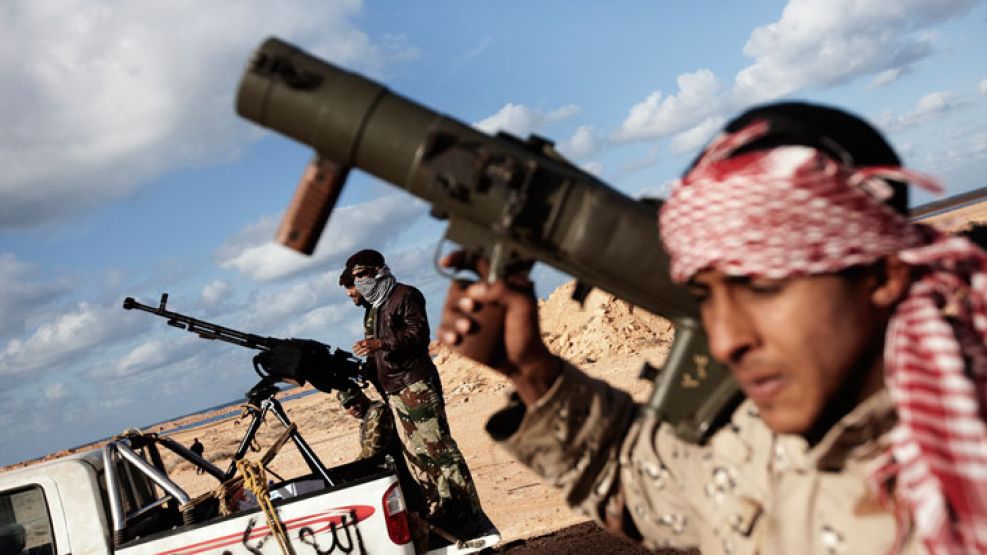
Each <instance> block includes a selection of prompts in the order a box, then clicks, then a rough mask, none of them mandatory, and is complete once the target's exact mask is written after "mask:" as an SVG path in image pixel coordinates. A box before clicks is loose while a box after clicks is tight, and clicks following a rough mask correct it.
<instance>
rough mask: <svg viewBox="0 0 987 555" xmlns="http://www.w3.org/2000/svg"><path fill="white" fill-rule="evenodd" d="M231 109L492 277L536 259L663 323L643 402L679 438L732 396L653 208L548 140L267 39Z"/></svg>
mask: <svg viewBox="0 0 987 555" xmlns="http://www.w3.org/2000/svg"><path fill="white" fill-rule="evenodd" d="M236 108H237V112H238V113H239V114H240V115H241V116H243V117H244V118H246V119H249V120H251V121H253V122H255V123H257V124H259V125H262V126H264V127H268V128H270V129H273V130H275V131H278V132H280V133H282V134H284V135H286V136H288V137H290V138H292V139H295V140H297V141H299V142H301V143H303V144H306V145H308V146H310V147H312V148H313V149H314V150H315V151H316V153H317V155H318V158H317V160H330V161H332V162H333V163H334V164H336V165H338V167H339V168H342V170H341V172H342V175H345V172H346V171H347V169H349V168H351V167H357V168H360V169H362V170H364V171H366V172H368V173H370V174H372V175H374V176H376V177H379V178H380V179H382V180H383V181H385V182H388V183H390V184H392V185H395V186H397V187H400V188H403V189H405V190H407V191H408V192H410V193H411V194H413V195H415V196H417V197H419V198H421V199H424V200H425V201H427V202H429V203H430V204H431V206H432V214H433V215H434V216H436V217H438V218H442V219H448V220H449V227H448V229H447V231H446V237H447V238H448V239H450V240H452V241H454V242H456V243H458V244H460V245H462V246H463V247H464V248H465V249H467V250H468V251H471V252H472V253H474V254H477V255H480V256H484V257H486V258H488V259H489V260H490V263H491V271H490V273H489V275H488V278H489V279H490V280H495V279H497V277H499V276H501V275H503V273H504V272H506V271H508V270H509V268H510V267H511V266H512V265H513V264H515V263H517V262H519V261H523V260H539V261H542V262H545V263H547V264H550V265H552V266H554V267H555V268H557V269H559V270H561V271H563V272H566V273H568V274H570V275H572V276H574V277H576V278H577V280H578V281H579V282H580V284H581V286H580V287H577V291H579V292H580V294H581V295H583V296H585V294H586V293H588V292H589V289H590V288H592V287H599V288H600V289H603V290H605V291H607V292H609V293H611V294H613V295H615V296H617V297H619V298H621V299H624V300H626V301H628V302H630V303H632V304H634V305H637V306H640V307H642V308H644V309H647V310H649V311H651V312H653V313H655V314H660V315H662V316H665V317H668V318H671V319H673V320H674V322H675V326H676V339H675V343H674V344H673V346H672V353H674V354H675V356H674V357H672V356H670V357H669V361H668V362H667V363H666V364H665V367H664V368H663V370H662V371H661V372H658V373H657V378H656V387H655V393H654V395H653V396H652V399H651V401H650V402H649V403H648V405H647V407H648V408H649V409H650V410H653V411H656V412H657V413H658V415H659V417H661V418H663V419H665V420H666V421H669V422H671V423H672V424H673V425H674V426H675V427H676V431H677V433H678V434H679V435H680V436H681V437H683V438H685V439H687V440H692V441H702V440H703V439H704V438H705V437H706V436H707V434H708V433H709V432H710V431H711V430H712V429H713V428H714V425H715V421H716V419H717V418H718V417H720V416H722V415H723V414H724V413H725V412H726V409H727V408H728V406H730V405H731V404H732V403H733V402H735V401H736V399H737V398H738V388H737V386H736V384H735V383H734V381H733V379H732V378H731V377H730V376H729V374H728V372H727V371H726V370H725V369H724V368H723V367H722V366H720V365H719V364H717V363H716V362H715V361H714V360H713V359H712V357H710V356H709V353H708V352H707V347H706V341H705V337H704V333H703V331H702V328H701V326H699V325H698V323H697V321H696V318H697V315H698V311H697V307H696V305H695V303H694V301H693V300H692V298H691V296H690V295H688V294H687V293H686V292H685V291H684V290H682V289H681V288H680V287H678V286H676V285H675V284H673V283H672V282H671V281H670V280H669V279H668V278H667V277H666V276H668V266H669V260H668V256H667V255H666V254H665V252H664V250H663V249H662V246H661V243H660V240H659V235H658V226H657V225H656V216H655V205H654V204H649V203H645V202H642V201H639V200H635V199H632V198H630V197H628V196H626V195H624V194H622V193H620V192H619V191H617V190H615V189H613V188H612V187H610V186H608V185H607V184H605V183H603V182H602V181H600V180H599V179H597V178H596V177H594V176H592V175H590V174H588V173H586V172H584V171H582V170H581V169H580V168H578V167H576V166H574V165H573V164H571V163H570V162H568V161H566V160H565V159H564V158H562V157H561V156H560V155H559V154H558V153H557V152H556V151H555V149H554V147H553V145H552V143H551V142H549V141H547V140H545V139H543V138H540V137H536V136H531V137H529V138H528V140H526V141H522V140H521V139H518V138H517V137H514V136H511V135H508V134H505V133H500V134H498V135H496V136H495V137H491V136H489V135H486V134H484V133H482V132H480V131H477V130H476V129H473V128H472V127H469V126H467V125H465V124H463V123H460V122H459V121H457V120H455V119H453V118H450V117H447V116H444V115H442V114H439V113H437V112H434V111H432V110H430V109H429V108H426V107H424V106H422V105H420V104H417V103H415V102H413V101H411V100H408V99H405V98H403V97H400V96H398V95H396V94H394V93H392V92H391V91H389V90H388V89H387V88H385V87H384V86H382V85H380V84H378V83H375V82H373V81H371V80H369V79H366V78H364V77H362V76H360V75H357V74H354V73H350V72H347V71H345V70H343V69H340V68H338V67H336V66H333V65H332V64H329V63H327V62H325V61H323V60H320V59H318V58H315V57H313V56H311V55H309V54H307V53H305V52H303V51H301V50H299V49H297V48H295V47H294V46H292V45H290V44H287V43H285V42H283V41H281V40H278V39H275V38H271V39H268V40H267V41H265V42H264V43H263V44H262V45H261V46H260V47H259V48H258V49H257V50H256V51H255V53H254V55H253V57H252V59H251V60H250V62H249V64H248V66H247V69H246V71H245V72H244V75H243V78H242V80H241V83H240V87H239V92H238V96H237V104H236ZM312 171H314V170H313V169H312V168H309V169H308V170H307V171H306V174H307V175H309V174H311V172H312ZM302 181H303V183H302V184H303V185H304V184H305V182H306V179H305V178H303V180H302ZM341 187H342V182H341V180H337V181H336V182H335V183H334V186H333V187H332V190H331V191H328V190H327V193H325V195H324V196H322V197H320V204H322V205H320V206H319V207H318V210H309V212H310V213H314V212H318V213H321V214H324V216H322V217H321V218H322V219H321V220H318V219H316V220H317V221H314V222H313V223H311V224H309V227H310V229H311V231H312V233H303V235H306V236H311V235H313V234H314V236H315V238H316V239H317V237H318V230H321V228H322V226H324V224H325V221H326V218H328V215H329V212H330V211H331V208H332V206H331V204H332V203H334V202H335V199H336V197H337V196H338V192H339V190H340V189H341ZM302 194H303V193H302V192H301V191H299V193H298V195H296V198H301V196H302ZM325 199H328V200H327V201H326V200H325ZM325 204H328V205H329V206H328V208H329V209H328V210H326V209H325V206H324V205H325ZM293 211H294V210H293ZM289 246H292V245H290V244H289ZM296 250H302V251H303V252H304V251H305V249H296ZM579 300H582V299H579ZM647 368H648V367H646V370H647Z"/></svg>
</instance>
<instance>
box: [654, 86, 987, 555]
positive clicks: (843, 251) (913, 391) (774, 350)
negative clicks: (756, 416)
mask: <svg viewBox="0 0 987 555" xmlns="http://www.w3.org/2000/svg"><path fill="white" fill-rule="evenodd" d="M905 183H909V184H912V185H918V186H923V187H925V188H927V189H931V190H938V185H937V184H936V183H935V181H934V180H932V179H930V178H928V177H926V176H923V175H921V174H918V173H916V172H912V171H909V170H905V169H903V168H902V167H901V166H900V164H899V162H898V159H897V156H895V155H894V153H893V151H892V150H891V149H890V147H889V146H888V145H887V143H886V142H885V141H884V140H883V138H881V137H880V135H879V134H878V133H877V132H876V131H874V130H873V129H872V128H871V127H870V126H868V125H867V124H866V123H864V122H862V121H860V120H859V119H857V118H855V117H853V116H850V115H848V114H846V113H844V112H840V111H837V110H832V109H826V108H820V107H816V106H808V105H802V104H795V103H791V104H776V105H772V106H767V107H764V108H762V109H755V110H752V111H750V112H748V113H747V114H745V115H744V116H742V117H741V118H738V119H737V120H735V121H734V122H732V123H731V124H730V125H728V126H727V129H726V131H725V132H724V133H723V134H721V135H720V136H719V137H717V138H716V139H715V140H714V141H713V142H712V143H711V144H710V145H709V146H708V147H707V148H706V150H705V151H704V152H703V153H702V154H701V155H700V157H699V158H698V159H697V160H696V162H695V163H694V164H693V165H692V167H691V168H690V170H689V171H688V172H687V173H686V175H685V176H684V177H683V178H682V179H680V180H679V181H678V182H676V184H675V185H674V186H673V189H672V192H671V195H670V197H669V199H668V200H667V202H666V203H665V204H664V206H663V207H662V210H661V216H660V221H661V235H662V240H663V242H664V243H665V245H666V247H667V249H668V251H669V253H670V255H671V260H672V265H671V268H672V277H673V279H674V280H675V281H677V282H682V283H688V284H689V285H690V287H692V288H693V289H694V290H695V292H696V294H697V295H698V296H699V297H700V300H701V305H702V314H703V320H704V324H705V326H706V329H707V332H708V334H709V338H710V347H711V351H712V352H713V354H714V355H715V356H716V357H717V358H718V359H720V360H722V361H723V362H724V363H725V364H727V365H728V366H729V367H730V369H731V371H732V373H733V374H734V376H735V377H737V379H738V381H739V383H740V385H741V387H742V388H743V389H744V391H745V393H746V394H747V396H748V397H749V398H750V399H752V400H753V401H754V402H755V404H757V406H758V408H759V409H760V412H761V415H762V418H763V419H764V421H765V422H766V423H767V424H768V426H769V427H771V429H772V430H774V431H776V432H781V433H798V434H801V435H803V436H805V437H806V438H807V439H808V440H809V441H810V442H812V441H814V440H818V439H819V437H821V435H822V434H824V433H825V431H826V430H827V428H828V427H829V426H831V425H832V424H834V423H835V422H836V421H838V420H839V419H840V418H841V417H842V416H843V415H845V414H846V413H847V412H849V411H850V410H852V409H853V408H854V407H855V406H857V405H858V404H859V403H861V402H862V401H863V400H864V399H866V398H867V397H868V396H870V395H872V394H873V393H875V392H876V391H878V390H880V389H881V388H886V389H887V390H888V392H889V393H890V395H891V398H892V399H893V401H894V405H895V413H896V416H897V425H896V426H895V428H894V430H893V432H892V433H891V434H890V436H889V441H888V447H887V449H886V453H885V454H884V456H883V457H880V458H879V459H878V463H879V464H878V465H877V466H876V467H875V468H874V472H873V474H872V478H873V482H874V488H875V491H877V492H878V493H879V495H883V500H884V502H885V503H886V506H888V507H889V508H891V510H894V511H895V513H896V515H897V517H898V533H899V541H904V540H903V538H904V536H906V535H907V534H909V533H914V534H915V535H916V537H917V538H918V539H919V540H920V541H921V542H922V543H924V545H925V546H926V548H927V549H929V551H930V552H932V553H983V552H987V425H985V414H987V412H985V411H987V387H985V386H987V348H985V344H987V254H985V253H984V251H982V250H981V249H979V248H978V247H976V246H974V245H973V244H972V243H970V242H969V241H967V240H966V239H963V238H960V237H955V236H950V235H946V234H943V233H941V232H938V231H936V230H934V229H932V228H930V227H926V226H924V225H921V224H916V223H913V222H911V221H909V219H908V217H907V215H906V211H905V209H904V207H905V206H906V205H907V197H906V196H905V194H904V189H905V185H904V184H905ZM799 303H801V304H799ZM798 306H801V310H802V313H803V314H805V316H806V317H804V318H792V319H791V320H790V321H786V322H779V321H778V316H777V315H779V314H799V312H798V308H797V307H798ZM792 307H796V308H795V309H793V308H792ZM786 311H789V312H786ZM803 323H804V324H805V325H803ZM799 334H801V335H799ZM800 341H801V343H799V342H800ZM786 348H788V349H789V350H787V351H786V350H785V349H786ZM786 357H788V358H787V359H786ZM786 361H787V362H786ZM793 361H794V362H793ZM899 545H900V544H899Z"/></svg>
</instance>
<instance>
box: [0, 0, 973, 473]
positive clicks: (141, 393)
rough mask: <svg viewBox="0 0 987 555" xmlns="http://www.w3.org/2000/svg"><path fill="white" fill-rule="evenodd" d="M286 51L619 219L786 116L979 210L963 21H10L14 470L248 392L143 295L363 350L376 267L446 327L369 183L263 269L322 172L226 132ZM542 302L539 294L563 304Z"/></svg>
mask: <svg viewBox="0 0 987 555" xmlns="http://www.w3.org/2000/svg"><path fill="white" fill-rule="evenodd" d="M270 35H276V36H279V37H281V38H283V39H285V40H287V41H289V42H292V43H294V44H297V45H299V46H301V47H302V48H304V49H306V50H309V51H311V52H313V53H315V54H317V55H319V56H321V57H324V58H326V59H328V60H330V61H332V62H334V63H336V64H338V65H342V66H344V67H346V68H349V69H352V70H356V71H359V72H361V73H364V74H365V75H368V76H370V77H372V78H373V79H376V80H379V81H381V82H383V83H385V84H386V85H388V86H389V87H390V88H391V89H393V90H395V91H397V92H398V93H400V94H402V95H404V96H407V97H410V98H412V99H415V100H417V101H418V102H420V103H423V104H425V105H426V106H429V107H431V108H433V109H436V110H438V111H441V112H444V113H446V114H448V115H451V116H453V117H456V118H459V119H461V120H463V121H465V122H467V123H470V124H473V125H475V126H477V127H478V128H480V129H483V130H485V131H490V132H493V131H497V130H506V131H510V132H513V133H515V134H518V135H521V136H526V135H527V134H529V133H538V134H539V135H542V136H546V137H549V138H551V139H553V140H554V141H555V142H556V144H557V145H558V147H559V148H560V150H561V151H562V152H563V153H564V154H566V155H567V156H568V157H569V158H570V159H572V160H573V161H574V162H575V163H577V164H579V165H580V166H582V167H584V168H586V169H587V170H589V171H591V172H593V173H595V174H597V175H598V176H600V177H601V178H602V179H603V180H605V181H607V182H609V183H610V184H612V185H613V186H614V187H617V188H618V189H620V190H622V191H624V192H625V193H627V194H630V195H635V196H637V195H642V194H659V195H660V194H661V193H662V192H663V191H664V190H665V188H666V186H667V183H668V182H669V181H670V180H672V179H674V178H675V177H676V176H677V175H678V173H679V172H680V171H681V170H682V168H683V167H684V166H685V164H686V163H687V162H688V160H689V159H690V158H691V157H692V156H693V155H694V154H695V152H696V151H697V149H698V148H700V147H701V145H702V144H703V143H704V142H705V141H706V140H708V139H709V138H710V137H711V135H712V134H713V133H714V132H715V131H716V130H717V128H718V127H719V126H721V125H722V123H723V122H724V121H725V119H726V118H729V117H730V116H731V115H735V114H736V113H738V112H739V111H740V110H741V109H743V108H744V107H746V106H749V105H751V104H756V103H759V102H765V101H768V100H773V99H778V98H796V99H804V100H810V101H817V102H823V103H827V104H833V105H838V106H842V107H845V108H848V109H850V110H852V111H854V112H856V113H858V114H860V115H863V116H864V117H866V118H867V119H869V120H870V121H872V122H874V123H875V124H876V125H877V126H878V127H879V128H880V129H882V130H883V131H884V132H885V133H886V134H887V135H888V137H889V139H890V140H891V142H892V143H893V144H894V145H895V147H896V148H897V149H898V150H899V152H900V153H901V154H902V155H903V158H904V159H905V161H906V164H907V165H908V166H910V167H913V168H916V169H920V170H924V171H927V172H930V173H933V174H936V175H938V176H939V177H941V178H942V179H943V181H944V182H945V184H946V186H947V189H948V194H957V193H961V192H963V191H967V190H970V189H974V188H978V187H982V186H984V185H985V183H984V180H983V178H982V176H983V175H984V174H985V173H987V64H985V62H984V60H987V41H984V40H983V37H984V36H987V8H985V6H984V3H983V2H978V1H973V0H856V1H852V0H790V1H788V2H784V1H763V2H756V3H753V2H747V3H744V5H743V6H740V5H739V4H737V3H728V2H705V1H697V2H643V1H640V2H632V1H628V2H620V3H613V2H610V3H604V2H596V3H590V2H575V1H573V0H568V1H565V2H563V1H544V2H520V1H504V2H485V3H481V2H462V1H458V2H457V1H452V0H448V1H434V2H429V3H426V2H416V3H411V2H403V1H398V0H387V1H367V2H360V1H357V0H339V1H331V2H330V1H311V2H305V1H295V2H277V3H274V2H263V1H259V0H244V1H239V2H232V1H229V2H222V1H217V2H208V3H205V2H193V1H191V0H175V1H169V2H124V1H108V0H105V1H97V0H75V1H73V0H67V1H58V2H55V1H44V0H42V1H26V0H25V1H12V2H4V3H3V4H0V36H3V37H4V38H3V41H2V42H0V44H2V46H0V126H2V130H3V132H2V133H0V167H2V168H3V171H2V172H0V407H2V409H0V445H2V446H3V447H4V448H3V449H2V451H0V464H7V463H11V462H15V461H17V460H21V459H24V458H28V457H35V456H40V455H43V454H45V453H47V452H50V451H53V450H56V449H60V448H64V447H71V446H75V445H78V444H81V443H84V442H87V441H90V440H94V439H98V438H101V437H105V436H107V435H110V434H113V433H117V432H120V431H122V430H124V429H126V428H129V427H134V426H141V425H146V424H149V423H152V422H156V421H160V420H163V419H166V418H169V417H172V416H177V415H180V414H185V413H189V412H192V411H195V410H198V409H202V408H205V407H209V406H213V405H216V404H219V403H222V402H226V401H230V400H233V399H235V398H237V397H239V396H240V395H242V393H243V392H244V391H246V390H247V389H248V388H249V387H250V386H251V385H252V384H253V382H254V380H255V378H256V376H255V375H254V373H253V371H252V369H251V367H250V357H251V355H252V353H251V352H249V351H246V350H243V349H239V348H237V347H233V346H228V345H224V344H217V343H213V342H207V341H202V340H199V339H197V338H195V337H193V336H191V335H190V334H187V333H183V332H180V331H178V330H175V329H173V328H169V327H167V326H165V325H164V321H163V320H161V319H159V318H155V317H153V316H150V315H148V314H144V313H136V312H133V311H131V312H125V311H123V310H122V309H121V308H120V305H121V302H122V300H123V298H124V297H127V296H133V297H136V298H138V299H139V300H142V301H143V302H145V303H156V302H157V298H158V296H159V295H160V294H161V293H162V292H165V291H167V292H168V293H170V295H171V301H170V306H171V308H172V310H177V311H182V312H187V313H190V314H193V315H196V316H198V317H201V318H205V319H209V320H212V321H215V322H217V323H220V324H222V325H226V326H229V327H236V328H241V329H244V330H246V331H251V332H254V333H258V334H262V335H269V336H277V337H306V338H313V339H319V340H322V341H325V342H328V343H330V344H331V345H333V346H342V347H344V348H349V346H350V345H352V343H353V341H355V340H356V339H357V338H358V336H359V334H360V331H361V327H360V312H359V311H357V310H355V309H354V308H353V307H352V306H351V305H350V304H349V301H348V300H347V299H346V297H345V296H344V295H343V292H342V290H341V289H340V288H339V287H338V286H337V285H336V278H337V276H338V274H339V271H340V270H341V268H342V263H343V261H344V260H345V258H346V257H347V256H348V255H349V254H351V253H352V252H353V251H355V250H358V249H360V248H364V247H373V248H378V249H380V250H381V251H382V252H384V253H385V255H386V256H387V258H388V262H389V263H390V266H391V267H392V269H393V271H394V273H395V274H396V275H397V277H398V278H399V279H400V280H402V281H406V282H409V283H412V284H415V285H418V286H419V287H421V288H422V289H423V291H424V292H425V293H426V296H427V297H428V299H429V303H430V305H429V308H430V314H431V316H432V321H433V323H434V322H435V318H436V315H437V310H438V307H439V306H440V304H441V301H442V296H443V291H444V289H445V286H446V284H445V282H444V280H443V278H441V277H439V276H438V275H437V274H436V273H435V271H434V269H433V268H432V258H433V257H432V253H433V250H434V247H435V244H436V242H437V240H438V238H439V237H440V235H441V232H442V226H441V225H440V224H439V223H438V222H435V221H432V220H431V219H430V218H429V217H428V215H427V213H428V211H427V208H426V207H425V206H424V205H423V204H421V203H419V202H417V201H415V200H413V199H412V197H410V196H408V195H406V194H404V193H402V192H401V191H398V190H397V189H394V188H392V187H389V186H387V185H385V184H382V183H380V182H379V181H377V180H375V179H374V178H371V177H369V176H367V175H365V174H362V173H360V172H356V173H355V174H354V175H352V176H351V177H350V180H349V182H348V184H347V188H346V189H345V190H344V193H343V195H342V197H341V199H340V201H339V204H338V205H337V210H336V212H335V213H334V214H333V217H332V218H331V220H330V223H329V226H328V227H327V229H326V232H325V233H324V234H323V237H322V240H321V242H320V244H319V247H318V249H317V251H316V253H315V255H314V256H313V257H311V258H305V257H302V256H301V255H297V254H295V253H293V252H291V251H288V250H286V249H284V248H283V247H280V246H278V245H276V244H274V243H273V241H272V238H273V235H274V229H275V227H276V225H277V222H278V221H279V218H280V215H281V213H282V211H283V210H284V208H285V207H286V206H287V204H288V202H289V200H290V198H291V195H292V193H293V191H294V187H295V184H296V183H297V180H298V177H299V175H300V174H301V171H302V168H303V166H304V164H305V163H306V161H307V160H308V159H309V157H310V156H311V153H310V152H309V151H308V149H307V148H305V147H303V146H300V145H298V144H295V143H292V142H290V141H288V140H286V139H283V138H281V137H278V136H275V135H273V134H271V133H269V132H267V131H265V130H263V129H261V128H259V127H257V126H255V125H253V124H251V123H249V122H246V121H244V120H242V119H240V118H238V117H237V116H236V114H235V112H234V109H233V102H234V96H235V90H236V86H237V82H238V79H239V76H240V73H241V70H242V68H243V66H244V63H245V61H246V59H247V57H248V55H249V53H250V52H251V51H252V50H253V49H254V48H255V47H256V46H257V45H258V44H259V43H260V42H261V41H262V40H263V39H264V38H265V37H267V36H270ZM913 199H914V200H913V203H915V204H920V203H923V202H928V201H930V200H933V199H932V198H930V197H927V196H924V195H922V194H918V195H914V197H913ZM536 276H537V277H538V278H539V291H540V293H542V294H547V293H548V292H550V291H551V289H552V288H554V287H555V286H556V285H558V284H559V283H560V282H561V280H562V279H563V277H562V276H560V275H558V274H555V273H553V272H549V271H546V270H538V271H536ZM327 402H328V401H327Z"/></svg>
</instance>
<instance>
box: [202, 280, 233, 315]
mask: <svg viewBox="0 0 987 555" xmlns="http://www.w3.org/2000/svg"><path fill="white" fill-rule="evenodd" d="M232 294H233V286H232V285H230V284H229V283H226V282H225V281H223V280H221V279H217V280H213V281H211V282H209V283H207V284H206V285H205V287H203V288H202V302H203V303H204V304H205V305H206V307H209V308H213V307H216V306H219V305H221V304H222V303H223V302H225V301H226V300H228V299H229V298H230V296H231V295H232Z"/></svg>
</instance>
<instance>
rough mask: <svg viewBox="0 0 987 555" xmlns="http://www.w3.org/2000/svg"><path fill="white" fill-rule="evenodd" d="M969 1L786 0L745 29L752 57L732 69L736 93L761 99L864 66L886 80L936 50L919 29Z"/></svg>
mask: <svg viewBox="0 0 987 555" xmlns="http://www.w3.org/2000/svg"><path fill="white" fill-rule="evenodd" d="M973 5H974V2H973V0H890V1H889V0H833V1H830V2H819V1H816V0H791V1H790V2H789V3H788V5H786V6H785V9H784V11H783V12H782V16H781V19H780V20H779V21H777V22H774V23H771V24H769V25H765V26H762V27H758V28H757V29H755V30H754V31H753V32H752V33H751V36H750V39H749V40H748V41H747V44H746V45H745V46H744V54H746V55H747V56H750V57H751V58H753V59H754V63H753V64H752V65H750V66H749V67H747V68H745V69H743V70H742V71H740V73H738V74H737V77H736V80H735V90H734V95H735V97H736V99H735V100H736V101H737V102H740V103H744V104H750V103H755V102H762V101H766V100H770V99H773V98H778V97H781V96H785V95H788V94H790V93H793V92H795V91H798V90H801V89H805V88H810V87H815V88H818V87H826V86H830V85H836V84H839V83H843V82H846V81H849V80H851V79H853V78H855V77H858V76H861V75H866V74H870V73H877V74H879V76H880V75H884V77H883V78H881V79H888V78H889V77H890V76H892V75H894V72H900V71H902V70H906V69H907V68H908V67H909V66H910V65H912V64H914V63H915V62H917V61H918V60H920V59H922V58H925V57H927V56H929V55H930V54H932V53H933V52H934V51H935V47H934V43H933V37H932V36H930V35H929V34H928V33H926V32H925V31H924V29H926V28H928V27H930V26H932V25H933V24H935V23H938V22H941V21H943V20H946V19H949V18H952V17H955V16H957V15H959V14H962V13H964V12H966V11H967V10H969V9H970V7H971V6H973ZM889 71H890V72H892V73H887V72H889Z"/></svg>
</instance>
